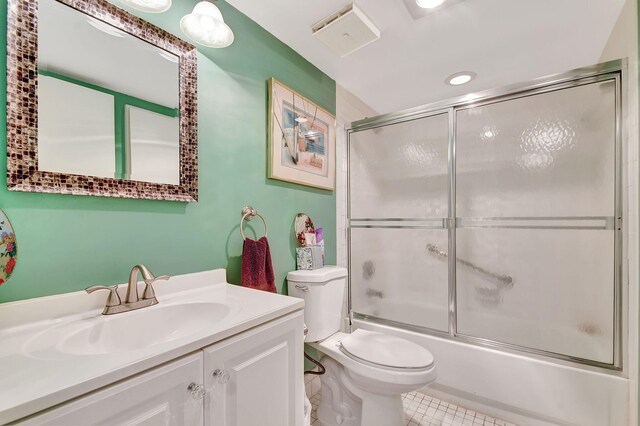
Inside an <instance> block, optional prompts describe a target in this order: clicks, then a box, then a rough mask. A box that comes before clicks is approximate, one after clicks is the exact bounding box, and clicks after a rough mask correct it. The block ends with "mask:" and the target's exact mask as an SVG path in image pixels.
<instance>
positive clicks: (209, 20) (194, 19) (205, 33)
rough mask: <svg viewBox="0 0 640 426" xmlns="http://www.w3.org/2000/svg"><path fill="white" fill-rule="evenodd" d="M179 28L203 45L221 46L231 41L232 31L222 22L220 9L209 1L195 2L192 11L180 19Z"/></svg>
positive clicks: (227, 44)
mask: <svg viewBox="0 0 640 426" xmlns="http://www.w3.org/2000/svg"><path fill="white" fill-rule="evenodd" d="M180 28H181V29H182V31H183V32H184V33H185V34H186V35H187V36H189V38H191V39H192V40H193V41H195V42H196V43H198V44H201V45H203V46H207V47H216V48H222V47H227V46H229V45H230V44H231V43H233V31H231V28H229V26H228V25H227V24H225V23H224V19H223V18H222V13H220V9H218V8H217V7H216V5H214V4H213V3H211V2H209V1H201V2H200V3H198V4H196V7H194V8H193V12H191V13H190V14H188V15H185V16H184V17H183V18H182V19H181V20H180Z"/></svg>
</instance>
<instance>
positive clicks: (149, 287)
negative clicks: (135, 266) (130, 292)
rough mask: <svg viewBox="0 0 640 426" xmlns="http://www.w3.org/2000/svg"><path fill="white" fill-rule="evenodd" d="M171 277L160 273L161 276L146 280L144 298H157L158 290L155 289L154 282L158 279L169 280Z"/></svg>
mask: <svg viewBox="0 0 640 426" xmlns="http://www.w3.org/2000/svg"><path fill="white" fill-rule="evenodd" d="M169 278H171V277H170V276H169V275H160V276H159V277H153V279H150V280H145V281H144V283H145V284H146V285H145V286H144V292H143V293H142V299H143V300H145V299H155V298H156V292H155V290H154V289H153V283H154V282H156V281H158V280H168V279H169Z"/></svg>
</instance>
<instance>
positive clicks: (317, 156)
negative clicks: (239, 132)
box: [268, 78, 336, 190]
mask: <svg viewBox="0 0 640 426" xmlns="http://www.w3.org/2000/svg"><path fill="white" fill-rule="evenodd" d="M335 121H336V117H335V115H333V114H331V113H329V112H327V111H326V110H324V109H322V108H320V107H319V106H318V105H316V104H315V103H313V102H311V101H310V100H309V99H307V98H305V97H304V96H301V95H300V94H298V93H297V92H295V91H294V90H292V89H290V88H288V87H287V86H285V85H284V84H282V83H281V82H279V81H278V80H276V79H274V78H271V79H269V136H268V143H269V149H268V156H269V161H268V174H269V178H270V179H278V180H283V181H287V182H293V183H297V184H300V185H307V186H313V187H316V188H322V189H328V190H333V189H335V176H336V146H335V141H336V137H335Z"/></svg>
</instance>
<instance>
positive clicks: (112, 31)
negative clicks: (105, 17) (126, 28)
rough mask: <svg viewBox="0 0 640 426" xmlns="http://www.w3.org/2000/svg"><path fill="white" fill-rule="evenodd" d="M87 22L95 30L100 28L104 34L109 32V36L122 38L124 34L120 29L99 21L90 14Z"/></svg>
mask: <svg viewBox="0 0 640 426" xmlns="http://www.w3.org/2000/svg"><path fill="white" fill-rule="evenodd" d="M87 22H88V23H89V25H91V26H92V27H93V28H95V29H96V30H100V31H102V32H103V33H105V34H109V35H110V36H114V37H119V38H122V37H124V35H125V33H124V32H122V31H120V30H119V29H117V28H116V27H112V26H111V25H109V24H107V23H106V22H102V21H99V20H97V19H96V18H94V17H92V16H89V17H87Z"/></svg>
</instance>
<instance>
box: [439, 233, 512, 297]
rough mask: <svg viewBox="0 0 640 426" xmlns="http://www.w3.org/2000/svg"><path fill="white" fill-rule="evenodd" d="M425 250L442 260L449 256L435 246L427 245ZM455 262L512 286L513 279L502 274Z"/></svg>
mask: <svg viewBox="0 0 640 426" xmlns="http://www.w3.org/2000/svg"><path fill="white" fill-rule="evenodd" d="M427 250H428V251H430V252H431V253H434V254H435V255H437V256H440V257H442V258H445V259H446V258H448V257H449V255H448V254H447V253H446V252H445V251H444V250H442V249H440V248H439V247H438V246H436V245H435V244H427ZM456 262H458V263H460V264H461V265H464V266H466V267H468V268H470V269H473V270H474V271H476V272H479V273H481V274H483V275H486V276H488V277H490V278H493V279H496V280H498V281H499V282H500V283H502V284H504V285H507V286H509V287H511V286H513V278H512V277H511V276H509V275H502V274H496V273H495V272H491V271H487V270H486V269H484V268H482V267H480V266H478V265H474V264H473V263H471V262H469V261H467V260H464V259H460V258H456Z"/></svg>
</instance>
